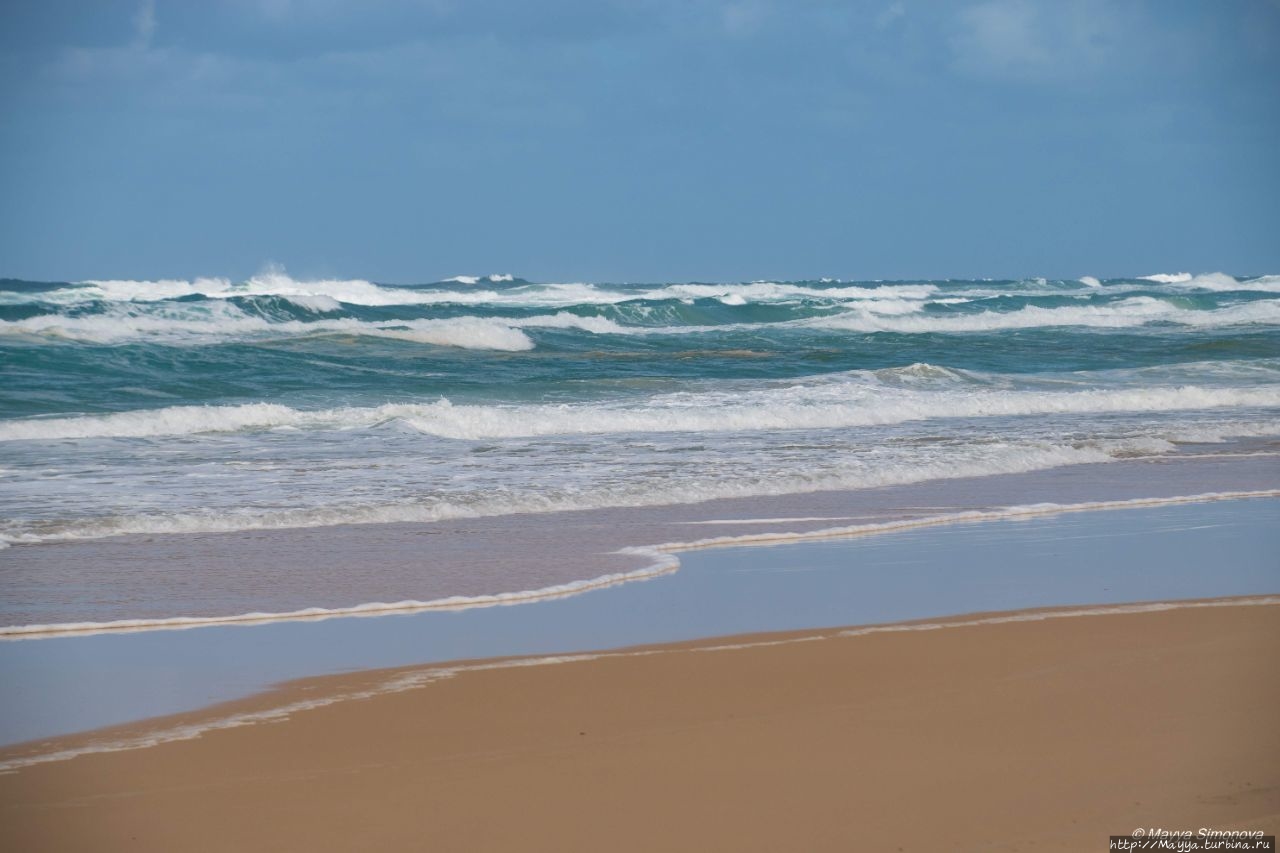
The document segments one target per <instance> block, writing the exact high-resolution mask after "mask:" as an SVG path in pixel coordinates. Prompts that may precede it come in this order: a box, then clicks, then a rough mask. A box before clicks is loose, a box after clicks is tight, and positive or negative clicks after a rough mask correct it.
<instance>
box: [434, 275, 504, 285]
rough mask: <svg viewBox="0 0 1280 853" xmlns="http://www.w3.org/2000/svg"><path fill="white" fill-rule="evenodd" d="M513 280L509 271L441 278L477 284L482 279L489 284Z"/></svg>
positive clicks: (458, 282) (459, 282)
mask: <svg viewBox="0 0 1280 853" xmlns="http://www.w3.org/2000/svg"><path fill="white" fill-rule="evenodd" d="M515 280H516V277H515V276H514V275H511V274H509V273H494V274H492V275H455V276H453V277H451V278H446V279H442V281H447V282H455V283H457V284H479V283H480V282H482V281H485V282H488V283H490V284H502V283H503V282H508V281H515Z"/></svg>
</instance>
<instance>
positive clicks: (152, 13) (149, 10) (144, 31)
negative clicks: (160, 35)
mask: <svg viewBox="0 0 1280 853" xmlns="http://www.w3.org/2000/svg"><path fill="white" fill-rule="evenodd" d="M155 34H156V0H142V2H141V3H139V4H138V11H137V12H135V13H134V14H133V45H134V47H136V48H138V49H139V50H146V49H147V48H148V47H150V46H151V39H152V38H153V37H154V36H155Z"/></svg>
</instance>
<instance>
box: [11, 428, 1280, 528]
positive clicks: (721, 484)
mask: <svg viewBox="0 0 1280 853" xmlns="http://www.w3.org/2000/svg"><path fill="white" fill-rule="evenodd" d="M1255 426H1256V427H1257V430H1256V431H1257V432H1259V433H1260V434H1274V432H1275V425H1274V423H1272V422H1266V423H1261V424H1255ZM1221 432H1222V434H1224V435H1233V436H1238V435H1243V434H1250V427H1249V425H1248V424H1247V423H1242V424H1240V425H1237V426H1235V427H1232V428H1227V427H1223V428H1222V429H1221ZM1169 437H1170V436H1165V437H1162V436H1158V435H1142V434H1139V435H1134V436H1130V437H1119V438H1095V439H1089V440H1076V441H1071V442H1068V443H1052V442H1045V441H1024V442H1021V443H1014V442H1009V443H1005V442H990V441H982V440H979V441H977V442H976V443H967V444H958V443H955V442H950V443H948V444H947V445H946V446H945V448H944V450H943V451H942V452H939V453H931V454H925V455H922V454H921V453H919V452H918V450H916V449H913V448H904V450H903V452H902V453H898V454H894V453H889V454H885V453H878V454H874V455H872V456H871V457H867V458H864V457H861V456H859V455H853V456H848V457H843V456H842V457H833V458H830V459H829V460H828V461H827V462H826V463H825V464H822V465H818V466H814V465H803V464H799V465H796V464H793V465H786V464H784V465H783V466H782V467H780V468H777V469H775V470H769V471H767V472H755V471H754V469H752V468H750V467H748V468H742V469H739V468H737V467H735V468H731V469H728V470H726V471H724V472H723V473H722V474H718V475H715V476H696V475H694V476H687V477H686V476H681V475H680V472H678V471H674V472H668V473H667V474H666V475H663V476H660V477H655V476H647V477H643V478H637V477H624V478H622V479H620V480H609V479H607V478H606V479H604V480H594V481H592V482H590V483H589V484H575V483H568V484H565V485H564V487H563V488H561V487H560V485H558V484H557V483H554V482H547V481H546V480H545V478H538V479H537V480H536V481H534V482H530V483H524V484H523V485H522V484H517V483H506V484H504V486H503V488H501V489H487V488H483V487H478V488H476V489H474V490H471V491H463V492H450V493H447V494H446V493H427V494H425V495H422V496H420V497H416V498H410V499H400V500H396V501H393V502H383V503H361V502H358V501H357V502H348V501H341V500H339V501H338V502H334V501H332V500H330V501H326V503H325V504H324V505H321V506H311V507H298V508H292V509H274V510H273V509H265V508H262V507H238V506H237V507H228V508H225V509H210V510H199V511H193V510H186V511H184V510H181V509H173V510H168V511H166V510H164V509H156V510H154V511H151V512H147V513H142V514H138V515H109V516H102V517H96V518H94V517H91V518H84V517H80V518H70V519H63V520H59V521H54V520H48V521H43V522H32V523H29V524H24V523H21V522H10V523H7V524H5V525H4V527H3V533H2V535H0V545H2V544H3V543H4V542H8V543H11V544H13V545H18V546H29V545H39V544H41V543H47V542H59V541H69V540H84V539H96V538H103V537H111V536H119V535H129V534H143V535H157V534H160V535H163V534H187V533H218V532H231V531H246V530H268V529H280V528H304V527H326V526H332V525H346V524H384V523H397V522H399V523H404V522H410V523H417V522H432V521H440V520H446V519H458V518H475V517H484V516H490V517H492V516H502V515H509V514H513V513H544V512H557V511H572V510H584V509H600V508H607V507H628V506H653V505H663V504H671V503H696V502H700V501H707V500H713V499H718V498H743V497H758V496H766V495H784V494H798V493H804V492H813V491H829V490H858V489H867V488H876V487H880V486H889V485H904V484H908V483H917V482H922V481H926V480H943V479H952V478H965V477H981V476H988V475H998V474H1015V473H1024V472H1029V471H1040V470H1046V469H1050V468H1057V467H1062V466H1071V465H1082V464H1097V463H1106V462H1112V461H1114V460H1116V459H1122V458H1129V457H1134V456H1150V455H1158V454H1162V453H1165V452H1168V451H1170V450H1172V449H1173V447H1174V445H1173V444H1171V443H1170V441H1169V440H1168V438H1169ZM1174 437H1175V438H1176V436H1174ZM1192 440H1205V441H1211V440H1214V437H1213V436H1209V435H1204V436H1199V437H1197V438H1195V439H1192Z"/></svg>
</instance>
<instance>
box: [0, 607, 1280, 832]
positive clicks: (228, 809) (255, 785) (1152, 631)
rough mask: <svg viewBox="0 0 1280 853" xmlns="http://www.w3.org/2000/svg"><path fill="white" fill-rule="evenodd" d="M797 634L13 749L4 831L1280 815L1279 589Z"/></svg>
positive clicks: (1129, 824) (304, 685) (1056, 828)
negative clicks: (1243, 601) (162, 739)
mask: <svg viewBox="0 0 1280 853" xmlns="http://www.w3.org/2000/svg"><path fill="white" fill-rule="evenodd" d="M786 636H788V637H792V638H794V637H798V636H802V635H786ZM807 636H810V637H821V638H822V639H820V640H819V641H815V642H791V643H785V644H777V645H763V646H761V645H757V646H754V647H750V648H741V649H732V650H718V651H711V652H705V653H704V652H701V651H698V649H699V648H705V647H706V646H707V645H709V644H702V646H699V645H697V644H684V645H678V646H670V647H665V648H663V649H661V650H659V653H657V654H650V655H637V656H609V657H604V658H599V659H595V660H585V661H578V662H572V663H563V664H558V665H554V666H536V667H517V668H504V669H492V670H484V671H468V672H464V673H462V674H460V675H458V676H456V677H454V678H450V679H447V680H442V681H438V682H434V683H431V684H428V685H426V686H424V687H421V688H418V689H414V690H410V691H407V692H402V693H396V694H387V695H379V696H376V697H374V698H371V699H367V700H362V701H348V702H342V703H339V704H335V705H330V706H328V707H324V708H319V709H315V710H310V711H306V712H302V713H298V714H295V715H294V716H293V717H292V718H291V719H289V720H288V721H287V722H283V723H275V724H262V725H255V726H247V727H242V728H236V729H229V730H222V731H214V732H209V733H206V734H205V735H204V736H202V737H200V738H198V739H195V740H189V741H182V742H174V743H166V744H161V745H159V746H154V747H151V748H147V749H139V750H133V751H128V752H117V753H105V754H90V755H82V756H80V757H78V758H75V759H72V760H68V761H60V762H55V763H48V764H40V765H34V766H30V767H26V768H23V769H21V770H19V771H17V772H15V773H12V774H9V775H5V776H0V849H4V850H13V851H35V850H58V851H68V850H94V851H111V850H129V851H149V850H162V851H183V850H195V851H199V850H217V851H224V850H272V851H289V850H305V851H317V850H341V851H353V850H449V851H453V850H557V851H566V850H568V851H576V850H583V851H587V850H590V851H631V850H635V851H666V850H699V851H702V850H731V851H743V850H762V851H763V850H768V851H792V850H796V851H800V850H804V851H808V850H840V851H853V850H871V851H878V850H888V851H894V850H899V849H901V850H931V851H932V850H1082V851H1092V850H1099V851H1101V850H1105V849H1107V836H1108V835H1110V834H1113V833H1125V832H1128V831H1129V830H1131V829H1133V828H1134V827H1138V826H1142V827H1153V826H1155V827H1164V828H1167V829H1191V830H1193V831H1194V830H1196V829H1198V828H1200V827H1211V828H1220V829H1221V828H1256V829H1264V830H1267V831H1268V832H1275V831H1277V830H1280V725H1277V720H1280V714H1278V712H1277V708H1280V666H1277V661H1278V660H1280V606H1276V605H1253V606H1228V607H1211V608H1195V609H1178V610H1170V611H1162V612H1147V613H1129V614H1120V615H1116V614H1108V615H1095V616H1081V617H1072V618H1060V619H1050V620H1044V621H1026V622H1014V623H1004V624H986V625H966V626H963V627H958V628H954V629H949V630H935V631H917V632H894V633H873V634H869V635H863V636H838V635H837V634H836V633H834V632H825V633H821V634H809V635H807ZM753 639H757V640H758V639H772V638H753ZM385 678H386V673H377V674H370V673H363V674H354V675H349V676H340V677H333V678H326V679H312V680H309V681H306V682H299V683H297V684H294V685H290V686H287V687H286V688H284V689H282V690H281V691H277V692H275V693H273V694H269V695H266V696H262V697H257V698H255V699H252V700H246V701H244V702H239V703H233V704H232V705H229V706H223V707H221V708H219V709H217V711H216V713H218V714H225V713H228V712H230V711H236V710H241V711H243V710H252V709H255V708H260V707H268V706H270V705H271V704H272V703H276V704H278V703H280V702H282V701H290V700H293V699H296V698H298V697H299V696H316V695H324V694H325V693H326V692H334V691H338V692H341V691H344V690H351V689H357V688H359V687H360V686H362V685H367V684H371V683H376V682H378V681H380V680H384V679H385ZM204 713H205V716H206V717H207V716H208V714H209V713H210V712H204ZM199 717H200V715H186V717H185V718H183V719H184V720H186V721H190V720H195V719H199ZM179 721H182V720H179ZM117 734H118V733H117ZM66 742H68V743H71V742H74V739H71V740H68V741H66ZM14 754H15V751H14V750H7V751H3V752H0V760H2V759H4V758H6V757H12V756H13V755H14Z"/></svg>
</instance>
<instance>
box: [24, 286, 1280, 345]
mask: <svg viewBox="0 0 1280 853" xmlns="http://www.w3.org/2000/svg"><path fill="white" fill-rule="evenodd" d="M1257 281H1258V282H1259V283H1258V284H1256V285H1255V287H1257V288H1263V289H1265V288H1274V289H1276V290H1277V291H1280V277H1274V281H1272V280H1270V279H1267V280H1263V279H1259V280H1257ZM693 287H694V286H693V285H688V286H685V285H680V286H672V287H671V288H667V289H666V290H670V291H679V292H682V293H683V292H687V291H688V289H689V288H693ZM697 287H699V288H701V287H702V286H701V285H699V286H697ZM744 287H746V288H749V287H751V286H744ZM1186 287H1190V285H1186ZM699 292H700V291H699ZM707 292H708V293H711V294H718V295H717V296H716V298H717V299H718V300H719V301H720V302H722V303H723V304H726V305H730V306H733V305H740V304H744V302H743V300H744V299H745V297H742V296H741V295H740V294H738V293H735V292H733V291H732V290H731V289H726V288H711V289H709V290H708V291H707ZM731 296H733V297H736V299H731V298H730V297H731ZM260 298H265V297H261V296H260ZM669 298H670V297H669ZM684 298H690V299H691V298H692V297H681V299H684ZM698 298H709V297H705V296H699V297H698ZM1187 298H1188V297H1182V296H1171V297H1170V298H1169V299H1159V298H1155V297H1152V296H1132V297H1128V298H1124V299H1119V300H1115V301H1110V302H1105V303H1102V304H1070V305H1063V306H1058V307H1041V306H1038V305H1025V306H1024V307H1021V308H1015V309H1013V310H994V309H987V310H982V311H971V310H961V311H956V310H953V309H954V306H956V305H958V304H964V303H967V302H969V301H970V300H969V299H968V298H966V297H933V298H926V297H925V296H923V295H921V294H920V293H916V292H914V291H912V292H911V295H909V296H903V295H902V293H901V288H899V289H895V290H890V289H887V288H886V289H882V292H877V293H876V295H874V296H869V295H863V296H856V297H855V296H847V295H845V296H840V297H839V298H838V300H837V301H836V302H832V303H831V305H830V306H829V307H827V308H826V309H824V310H826V311H833V310H838V311H839V313H826V314H822V315H820V316H816V317H814V316H811V317H801V318H798V319H787V318H786V315H783V316H782V317H781V318H771V319H770V320H768V321H766V322H742V321H739V322H722V323H720V324H719V325H696V324H689V323H688V322H687V321H686V322H685V323H683V324H678V325H677V324H671V323H667V324H653V321H652V319H649V318H648V317H647V315H634V316H633V317H632V318H629V319H628V322H626V323H623V322H619V320H615V319H611V318H610V317H604V316H599V315H583V314H576V313H571V312H568V311H557V312H556V313H546V314H537V313H533V314H524V315H522V316H514V317H507V316H502V317H499V316H478V315H463V316H454V317H418V318H407V319H361V318H358V317H352V316H341V315H340V312H341V311H342V305H341V303H340V302H338V301H337V300H335V299H334V298H333V297H330V296H326V295H323V294H293V295H274V296H271V297H270V299H272V300H283V301H284V302H286V303H288V304H289V305H291V306H294V309H295V310H293V312H292V313H288V314H284V315H282V316H276V315H279V314H280V308H279V302H278V301H277V302H272V303H271V304H270V305H261V304H257V303H254V304H253V306H252V307H253V308H254V310H253V311H250V310H248V309H247V307H246V306H245V304H242V303H235V302H230V301H227V300H224V299H215V300H203V301H194V302H192V301H177V302H174V301H157V302H142V303H139V302H128V301H124V302H110V303H103V305H104V307H102V308H100V309H98V310H95V311H75V312H73V313H62V312H56V313H41V314H36V315H34V316H28V317H24V318H22V319H14V320H0V337H23V338H28V339H32V340H38V341H49V342H58V341H67V342H78V343H93V344H120V343H128V342H141V341H145V342H151V343H164V344H170V345H207V344H213V343H220V342H226V341H240V340H270V339H280V338H296V337H304V336H317V335H354V336H365V337H378V338H386V339H397V340H405V341H412V342H417V343H423V344H431V345H437V346H449V347H461V348H466V349H489V350H500V351H507V352H520V351H525V350H531V349H533V348H534V346H535V342H534V341H533V339H532V338H530V337H529V335H528V334H527V333H526V332H525V331H524V330H526V329H575V330H578V331H583V332H587V333H590V334H609V335H623V334H626V335H649V336H652V335H677V334H710V333H732V332H748V331H758V330H763V329H771V330H778V331H788V330H790V331H795V330H801V331H803V330H825V331H849V332H862V333H877V332H890V333H898V334H930V333H932V334H953V333H967V332H991V331H1001V330H1009V329H1035V328H1053V327H1080V328H1104V329H1105V328H1137V327H1143V326H1149V325H1152V324H1173V325H1179V326H1187V327H1193V328H1214V327H1228V326H1239V325H1250V324H1259V325H1276V324H1280V299H1254V300H1252V301H1249V302H1243V303H1238V304H1229V305H1226V306H1225V307H1219V308H1196V307H1190V306H1188V305H1184V304H1178V300H1184V301H1185V300H1186V299H1187ZM1170 299H1172V300H1173V301H1170ZM581 301H582V300H579V302H581ZM272 305H274V306H275V307H274V308H272V307H271V306H272ZM587 307H588V308H589V307H590V306H587ZM943 307H945V308H948V309H951V310H947V311H946V312H945V313H944V312H942V311H939V310H937V309H938V308H943ZM614 310H615V311H617V310H621V309H614ZM644 310H645V311H648V310H649V309H647V308H646V309H644ZM272 311H274V312H276V315H273V314H272V313H271V312H272ZM299 312H301V318H300V314H299ZM618 316H619V317H621V315H618ZM646 319H648V323H649V324H644V323H643V322H641V324H636V322H635V321H636V320H640V321H644V320H646Z"/></svg>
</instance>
